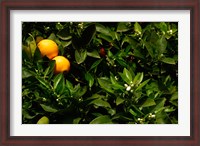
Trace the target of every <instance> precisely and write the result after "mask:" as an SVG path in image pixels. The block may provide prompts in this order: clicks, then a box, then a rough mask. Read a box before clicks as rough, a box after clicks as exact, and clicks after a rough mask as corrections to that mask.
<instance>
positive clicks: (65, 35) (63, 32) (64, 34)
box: [57, 28, 72, 41]
mask: <svg viewBox="0 0 200 146" xmlns="http://www.w3.org/2000/svg"><path fill="white" fill-rule="evenodd" d="M57 36H58V38H60V39H62V40H65V41H66V40H70V39H71V38H72V36H71V35H70V33H69V29H68V28H65V29H62V30H60V31H59V32H58V33H57Z"/></svg>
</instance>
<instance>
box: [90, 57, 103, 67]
mask: <svg viewBox="0 0 200 146" xmlns="http://www.w3.org/2000/svg"><path fill="white" fill-rule="evenodd" d="M102 60H103V59H99V60H97V61H95V62H94V63H93V64H92V66H91V67H90V70H92V69H94V68H96V67H97V66H98V65H99V64H100V63H101V61H102Z"/></svg>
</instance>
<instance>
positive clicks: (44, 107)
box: [40, 104, 58, 113]
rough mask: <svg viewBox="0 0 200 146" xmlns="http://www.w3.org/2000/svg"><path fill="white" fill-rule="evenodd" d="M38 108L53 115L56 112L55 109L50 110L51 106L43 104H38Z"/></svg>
mask: <svg viewBox="0 0 200 146" xmlns="http://www.w3.org/2000/svg"><path fill="white" fill-rule="evenodd" d="M40 106H41V107H42V108H43V109H44V110H45V111H46V112H50V113H55V112H57V111H58V110H57V109H55V108H52V107H51V106H47V105H44V104H40Z"/></svg>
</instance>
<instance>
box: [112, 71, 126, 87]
mask: <svg viewBox="0 0 200 146" xmlns="http://www.w3.org/2000/svg"><path fill="white" fill-rule="evenodd" d="M110 74H111V75H110V81H111V83H112V86H113V89H116V90H117V89H121V90H123V89H125V87H124V86H122V85H120V84H119V83H118V82H117V81H116V79H115V77H114V75H113V74H112V73H110Z"/></svg>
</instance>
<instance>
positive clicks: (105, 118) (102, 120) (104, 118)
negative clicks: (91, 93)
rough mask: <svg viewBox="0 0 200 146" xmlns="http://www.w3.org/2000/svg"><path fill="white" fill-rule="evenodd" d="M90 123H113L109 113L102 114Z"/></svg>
mask: <svg viewBox="0 0 200 146" xmlns="http://www.w3.org/2000/svg"><path fill="white" fill-rule="evenodd" d="M90 124H112V120H111V119H110V116H108V115H102V116H99V117H97V118H95V119H93V120H92V121H91V122H90Z"/></svg>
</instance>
